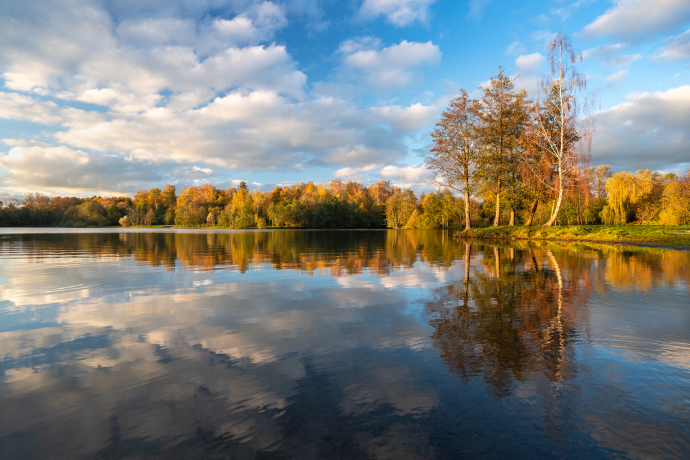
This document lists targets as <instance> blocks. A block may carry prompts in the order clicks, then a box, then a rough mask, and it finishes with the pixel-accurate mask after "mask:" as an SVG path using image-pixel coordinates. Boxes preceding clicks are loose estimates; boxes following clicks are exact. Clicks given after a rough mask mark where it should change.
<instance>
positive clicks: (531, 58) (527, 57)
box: [515, 53, 546, 73]
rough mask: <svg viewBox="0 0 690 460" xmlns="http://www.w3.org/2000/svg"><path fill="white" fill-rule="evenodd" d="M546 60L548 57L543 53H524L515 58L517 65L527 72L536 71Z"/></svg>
mask: <svg viewBox="0 0 690 460" xmlns="http://www.w3.org/2000/svg"><path fill="white" fill-rule="evenodd" d="M544 62H546V57H545V56H544V55H543V54H541V53H532V54H523V55H521V56H518V57H517V58H516V59H515V65H516V66H517V67H518V68H519V69H521V70H524V71H526V72H530V73H536V72H538V71H539V69H540V68H541V67H542V66H543V65H544Z"/></svg>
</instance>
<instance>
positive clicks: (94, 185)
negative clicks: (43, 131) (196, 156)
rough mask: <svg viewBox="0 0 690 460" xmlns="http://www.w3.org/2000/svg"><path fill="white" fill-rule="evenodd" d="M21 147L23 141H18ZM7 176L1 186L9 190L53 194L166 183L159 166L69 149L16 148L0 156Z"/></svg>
mask: <svg viewBox="0 0 690 460" xmlns="http://www.w3.org/2000/svg"><path fill="white" fill-rule="evenodd" d="M17 143H18V144H21V143H23V142H17ZM0 167H2V168H3V169H5V170H6V171H7V174H6V175H5V176H4V177H2V179H0V180H1V181H2V183H1V184H0V185H2V186H3V188H6V189H9V190H19V191H41V192H43V193H48V194H51V195H55V194H75V193H81V192H101V193H106V194H117V193H118V192H123V191H128V192H130V193H131V192H134V191H135V190H137V189H138V188H140V187H141V186H142V185H145V184H149V183H150V182H151V181H164V180H165V177H164V176H163V174H162V170H161V169H160V168H159V166H156V165H150V164H146V163H143V162H140V161H128V160H126V159H125V158H122V157H120V156H115V155H106V156H96V155H89V154H88V153H86V152H83V151H80V150H73V149H70V148H67V147H62V146H58V147H54V146H51V147H46V146H45V144H43V146H33V147H20V146H17V147H13V148H11V149H10V150H9V152H7V153H6V154H1V153H0Z"/></svg>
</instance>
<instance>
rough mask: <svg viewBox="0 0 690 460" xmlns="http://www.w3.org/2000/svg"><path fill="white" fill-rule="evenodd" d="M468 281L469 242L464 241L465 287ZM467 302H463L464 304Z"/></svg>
mask: <svg viewBox="0 0 690 460" xmlns="http://www.w3.org/2000/svg"><path fill="white" fill-rule="evenodd" d="M469 282H470V243H469V241H465V289H467V283H469ZM466 304H467V303H465V305H466Z"/></svg>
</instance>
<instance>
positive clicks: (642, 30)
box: [579, 0, 690, 38]
mask: <svg viewBox="0 0 690 460" xmlns="http://www.w3.org/2000/svg"><path fill="white" fill-rule="evenodd" d="M688 19H690V3H688V2H687V0H655V1H648V0H615V1H614V6H613V7H611V8H609V9H608V10H607V11H606V12H605V13H604V14H602V15H601V16H599V17H598V18H596V19H595V20H594V22H592V23H591V24H588V25H587V26H585V28H584V29H583V30H582V31H581V32H580V33H579V35H580V36H581V37H582V38H596V37H603V36H619V37H643V36H645V35H648V34H652V33H658V32H661V31H663V30H665V29H668V28H669V27H675V26H677V25H679V24H683V23H684V22H687V21H688Z"/></svg>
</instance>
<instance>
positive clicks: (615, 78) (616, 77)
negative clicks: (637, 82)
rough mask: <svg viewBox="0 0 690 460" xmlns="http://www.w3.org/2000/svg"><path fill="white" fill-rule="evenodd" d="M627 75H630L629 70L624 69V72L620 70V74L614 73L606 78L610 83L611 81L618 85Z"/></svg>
mask: <svg viewBox="0 0 690 460" xmlns="http://www.w3.org/2000/svg"><path fill="white" fill-rule="evenodd" d="M627 75H628V70H627V69H624V70H619V71H618V72H614V73H612V74H611V75H609V76H608V77H606V79H607V80H608V81H610V82H611V83H616V82H618V80H621V79H623V78H625V77H626V76H627Z"/></svg>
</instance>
